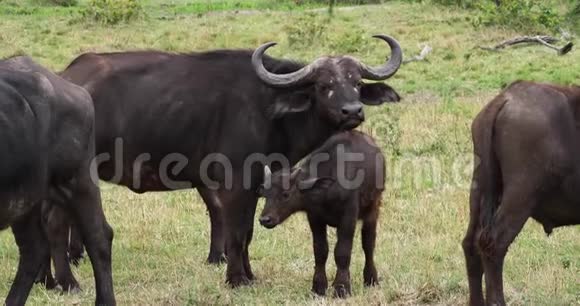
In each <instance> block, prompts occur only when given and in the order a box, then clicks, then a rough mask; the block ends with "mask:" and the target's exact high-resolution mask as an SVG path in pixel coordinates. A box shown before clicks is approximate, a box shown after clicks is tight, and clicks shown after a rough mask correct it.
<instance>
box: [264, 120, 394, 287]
mask: <svg viewBox="0 0 580 306" xmlns="http://www.w3.org/2000/svg"><path fill="white" fill-rule="evenodd" d="M264 172H265V173H264V180H265V183H264V186H263V187H262V188H260V194H261V195H262V196H264V197H265V198H266V205H265V206H264V210H263V211H262V215H261V217H260V223H261V224H262V225H263V226H265V227H266V228H274V227H275V226H277V225H278V224H280V223H282V222H284V220H286V219H287V218H288V217H289V216H291V215H293V214H294V213H296V212H300V211H302V212H306V216H307V217H308V223H309V224H310V230H311V231H312V238H313V247H314V261H315V269H314V278H313V280H312V291H313V292H314V293H316V294H319V295H325V294H326V288H327V287H328V281H327V278H326V259H327V258H328V239H327V234H326V229H327V226H331V227H335V228H336V236H337V243H336V247H335V249H334V260H335V262H336V277H335V279H334V283H333V285H332V286H333V287H334V294H335V296H337V297H341V298H344V297H347V296H348V295H350V294H351V285H350V258H351V253H352V244H353V240H354V233H355V230H356V223H357V220H362V223H363V225H362V230H361V232H362V235H361V236H362V247H363V250H364V253H365V267H364V271H363V277H364V284H365V286H372V285H376V284H378V282H379V279H378V277H377V269H376V267H375V262H374V250H375V240H376V236H377V220H378V217H379V207H380V204H381V195H382V193H383V190H384V189H385V158H384V156H383V154H382V153H381V150H380V149H379V147H378V146H377V145H376V144H375V142H374V141H373V139H372V138H371V137H370V136H368V135H366V134H363V133H361V132H358V131H347V132H343V133H338V134H336V135H334V136H332V137H331V138H330V139H329V140H328V141H326V142H325V143H324V144H323V145H322V146H321V147H320V148H318V149H316V150H315V151H314V152H312V153H311V154H309V155H308V156H307V157H306V158H304V160H303V161H302V162H300V163H299V165H297V166H296V167H295V168H294V169H293V170H291V171H290V170H289V169H282V170H279V171H277V172H275V173H274V174H272V173H271V172H270V169H269V168H268V167H267V166H266V167H265V171H264Z"/></svg>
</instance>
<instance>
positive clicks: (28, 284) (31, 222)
mask: <svg viewBox="0 0 580 306" xmlns="http://www.w3.org/2000/svg"><path fill="white" fill-rule="evenodd" d="M12 232H13V233H14V238H15V240H16V244H17V245H18V251H19V254H20V258H19V261H18V270H17V271H16V277H15V278H14V282H13V283H12V287H10V292H9V293H8V296H7V297H6V301H5V304H6V305H7V306H20V305H25V303H26V300H27V299H28V295H29V293H30V289H31V288H32V285H33V284H34V280H35V279H36V277H37V276H38V274H39V272H41V271H43V270H44V269H45V268H46V267H45V265H46V264H47V263H48V264H49V265H50V257H49V256H50V253H49V248H48V242H47V240H46V237H45V236H44V233H43V231H42V228H41V224H40V207H38V209H36V208H34V210H33V211H32V212H31V213H30V214H29V215H27V216H25V217H23V218H22V219H21V220H19V221H18V222H15V223H14V224H13V225H12Z"/></svg>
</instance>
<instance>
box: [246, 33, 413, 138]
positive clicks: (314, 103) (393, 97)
mask: <svg viewBox="0 0 580 306" xmlns="http://www.w3.org/2000/svg"><path fill="white" fill-rule="evenodd" d="M374 37H376V38H380V39H382V40H384V41H385V42H386V43H387V44H388V45H389V47H390V48H391V53H392V55H391V58H390V59H389V60H388V62H387V63H385V64H384V65H382V66H379V67H369V66H367V65H365V64H364V63H362V62H360V61H359V60H358V59H356V58H354V57H351V56H335V57H321V58H319V59H317V60H315V61H314V62H312V63H311V64H309V65H306V66H305V67H303V68H301V69H300V70H298V71H295V72H291V73H287V74H275V73H272V72H270V71H268V70H267V69H266V68H265V67H264V64H263V61H262V59H263V55H264V53H265V52H266V50H267V49H268V48H270V47H272V46H274V45H276V43H273V42H271V43H267V44H264V45H262V46H260V47H259V48H258V49H256V50H255V51H254V54H253V56H252V65H253V66H254V69H255V71H256V73H257V75H258V77H259V78H260V79H261V80H262V81H263V82H265V83H266V84H268V85H270V86H272V87H278V88H288V89H293V90H296V91H297V92H299V93H300V95H301V96H300V98H299V99H295V98H294V99H291V100H287V99H286V100H281V101H276V103H275V105H273V107H274V110H273V114H274V116H275V117H276V116H282V115H285V114H288V113H296V112H303V111H306V110H309V109H314V110H315V111H316V112H317V113H318V114H319V115H320V116H322V117H323V118H324V119H326V120H327V121H329V122H330V123H331V124H333V125H334V126H336V127H338V128H340V129H352V128H355V127H357V126H358V125H359V124H360V123H361V122H363V121H364V111H363V104H367V105H379V104H382V103H383V102H397V101H399V100H400V97H399V95H398V94H397V92H396V91H395V90H393V88H391V87H390V86H388V85H386V84H383V83H370V84H367V83H364V82H363V81H362V80H364V79H366V80H373V81H382V80H386V79H388V78H389V77H391V76H393V75H394V74H395V73H396V72H397V70H398V69H399V67H400V66H401V62H402V58H403V54H402V50H401V47H400V45H399V43H398V42H397V41H396V40H395V39H394V38H392V37H390V36H387V35H375V36H374ZM294 97H296V95H294Z"/></svg>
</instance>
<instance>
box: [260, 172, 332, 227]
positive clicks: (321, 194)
mask: <svg viewBox="0 0 580 306" xmlns="http://www.w3.org/2000/svg"><path fill="white" fill-rule="evenodd" d="M264 181H265V182H267V183H266V184H268V186H265V185H262V186H261V187H260V189H259V191H258V193H259V194H260V196H262V197H264V198H265V199H266V204H265V205H264V210H262V214H261V216H260V224H262V226H264V227H266V228H274V227H276V226H277V225H278V224H280V223H282V222H284V221H285V220H286V219H287V218H288V217H290V216H291V215H292V214H294V213H296V212H298V211H306V210H308V208H309V207H308V205H309V206H311V207H310V208H312V206H316V205H319V203H320V202H321V201H322V200H324V199H325V197H326V195H327V193H328V192H329V188H330V187H331V186H333V185H334V183H335V180H334V179H333V178H330V177H323V178H320V177H310V176H309V175H308V174H306V173H305V172H304V170H302V168H299V167H298V168H295V169H294V170H293V171H291V172H290V171H289V170H287V169H283V170H280V171H276V172H275V173H273V174H272V172H271V171H270V168H268V166H266V167H265V168H264Z"/></svg>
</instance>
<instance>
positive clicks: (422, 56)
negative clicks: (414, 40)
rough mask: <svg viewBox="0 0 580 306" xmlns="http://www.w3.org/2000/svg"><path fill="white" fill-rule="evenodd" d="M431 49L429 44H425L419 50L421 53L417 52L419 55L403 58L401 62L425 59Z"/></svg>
mask: <svg viewBox="0 0 580 306" xmlns="http://www.w3.org/2000/svg"><path fill="white" fill-rule="evenodd" d="M431 51H433V48H431V46H429V45H425V46H424V47H423V49H422V50H421V53H419V55H415V56H413V57H411V58H407V59H405V60H403V64H407V63H411V62H418V61H424V60H427V55H429V53H431Z"/></svg>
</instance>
